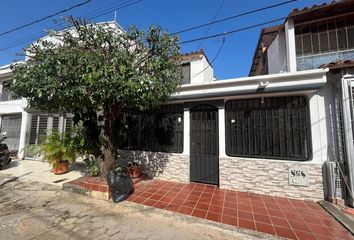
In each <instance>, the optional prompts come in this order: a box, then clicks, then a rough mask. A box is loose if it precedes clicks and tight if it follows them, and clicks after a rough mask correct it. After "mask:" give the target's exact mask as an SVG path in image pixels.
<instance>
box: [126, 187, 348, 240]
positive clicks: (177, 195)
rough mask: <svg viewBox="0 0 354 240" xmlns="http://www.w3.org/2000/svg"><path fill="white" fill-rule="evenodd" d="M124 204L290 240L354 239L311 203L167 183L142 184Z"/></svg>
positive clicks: (316, 205)
mask: <svg viewBox="0 0 354 240" xmlns="http://www.w3.org/2000/svg"><path fill="white" fill-rule="evenodd" d="M128 200H129V201H131V202H135V203H139V204H143V205H147V206H152V207H156V208H161V209H165V210H169V211H173V212H178V213H182V214H187V215H192V216H195V217H199V218H203V219H208V220H211V221H216V222H221V223H224V224H229V225H233V226H238V227H242V228H247V229H251V230H256V231H259V232H265V233H270V234H274V235H278V236H281V237H286V238H290V239H321V240H325V239H354V238H353V236H352V235H351V234H350V233H348V232H347V231H346V229H344V228H343V227H342V225H340V224H339V223H338V222H336V221H335V220H334V218H332V217H331V216H330V215H329V214H328V213H326V212H325V211H324V210H323V209H322V208H321V207H320V206H319V205H318V204H317V203H314V202H307V201H300V200H292V199H287V198H279V197H271V196H265V195H257V194H248V193H244V192H235V191H227V190H220V189H219V188H217V187H214V186H210V185H205V184H195V183H191V184H181V183H173V182H167V181H149V182H142V183H141V184H138V185H136V186H135V192H134V194H132V195H131V196H130V197H129V198H128Z"/></svg>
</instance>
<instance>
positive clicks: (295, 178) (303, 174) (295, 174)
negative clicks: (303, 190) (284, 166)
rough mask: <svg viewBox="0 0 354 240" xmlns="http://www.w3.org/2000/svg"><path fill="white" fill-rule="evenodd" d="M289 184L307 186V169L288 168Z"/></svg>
mask: <svg viewBox="0 0 354 240" xmlns="http://www.w3.org/2000/svg"><path fill="white" fill-rule="evenodd" d="M289 185H296V186H308V185H309V180H308V174H307V169H302V168H290V169H289Z"/></svg>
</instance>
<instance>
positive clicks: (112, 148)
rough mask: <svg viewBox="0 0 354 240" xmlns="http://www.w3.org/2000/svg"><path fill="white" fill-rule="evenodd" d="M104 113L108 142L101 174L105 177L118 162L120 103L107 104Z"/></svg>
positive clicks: (105, 132) (105, 133)
mask: <svg viewBox="0 0 354 240" xmlns="http://www.w3.org/2000/svg"><path fill="white" fill-rule="evenodd" d="M103 111H104V112H103V114H104V126H103V130H104V135H105V137H106V141H107V144H106V146H105V149H104V151H103V156H104V159H103V161H102V164H101V174H102V176H103V177H106V176H107V173H108V172H109V171H110V170H113V169H114V167H115V165H116V164H117V162H118V156H117V151H118V141H117V135H118V127H119V120H120V118H121V108H120V104H118V103H117V104H113V105H112V104H107V105H105V106H104V109H103Z"/></svg>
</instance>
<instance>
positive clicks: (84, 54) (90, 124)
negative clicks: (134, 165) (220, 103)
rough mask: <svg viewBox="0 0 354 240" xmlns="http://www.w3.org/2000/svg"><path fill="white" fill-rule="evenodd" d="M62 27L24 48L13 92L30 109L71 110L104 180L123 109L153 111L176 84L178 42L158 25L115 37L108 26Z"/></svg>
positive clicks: (111, 162)
mask: <svg viewBox="0 0 354 240" xmlns="http://www.w3.org/2000/svg"><path fill="white" fill-rule="evenodd" d="M67 22H68V23H69V25H70V28H69V29H68V30H64V31H59V32H51V33H50V34H49V36H50V37H52V38H54V39H59V41H51V40H50V39H42V40H39V41H37V42H36V43H34V44H31V45H30V46H29V47H28V48H27V56H28V58H29V60H28V61H26V62H25V63H24V64H13V66H12V69H13V72H14V79H15V83H14V86H13V90H14V92H15V93H16V94H17V95H19V96H23V97H25V98H27V99H28V102H29V105H30V107H31V108H35V109H38V110H42V111H47V112H64V113H73V114H74V122H75V123H76V124H78V123H80V122H81V124H80V125H82V126H83V129H84V135H85V136H86V141H87V142H86V143H84V144H86V145H87V146H88V147H90V148H92V152H93V154H94V155H95V156H96V157H99V156H100V158H99V159H100V162H101V164H100V165H101V169H102V174H103V175H105V174H106V173H107V171H108V170H110V169H111V168H112V167H114V165H115V163H116V160H117V154H116V150H117V148H118V138H117V133H118V132H119V129H118V128H119V122H120V119H121V115H122V110H123V109H124V108H134V109H139V110H145V109H149V108H152V107H155V106H157V105H159V104H162V103H164V102H165V101H167V99H168V97H169V96H170V95H171V94H172V93H173V92H174V91H175V89H176V87H177V86H178V84H179V79H180V78H181V72H180V67H179V66H180V62H179V59H180V58H179V56H180V52H179V45H178V39H177V37H176V36H169V34H167V33H166V32H163V31H162V30H161V28H159V27H150V28H149V30H147V31H139V30H138V29H136V28H134V27H132V28H131V29H129V30H128V31H120V32H119V33H118V32H117V29H118V28H115V27H110V26H109V25H108V24H106V25H105V24H96V23H88V22H86V21H82V20H77V19H74V18H69V19H68V20H67ZM101 129H102V131H101ZM101 132H102V133H103V134H102V135H103V139H104V141H100V136H99V135H100V133H101ZM103 143H104V144H103Z"/></svg>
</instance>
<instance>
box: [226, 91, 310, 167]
mask: <svg viewBox="0 0 354 240" xmlns="http://www.w3.org/2000/svg"><path fill="white" fill-rule="evenodd" d="M225 110H226V111H225V113H226V119H225V121H226V152H227V154H228V155H229V156H242V157H259V158H271V159H284V160H299V161H303V160H309V159H310V158H311V157H312V150H311V133H310V131H311V129H310V119H309V109H308V102H307V100H306V99H305V97H277V98H264V99H261V98H257V99H247V100H233V101H228V102H227V103H226V106H225Z"/></svg>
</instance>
